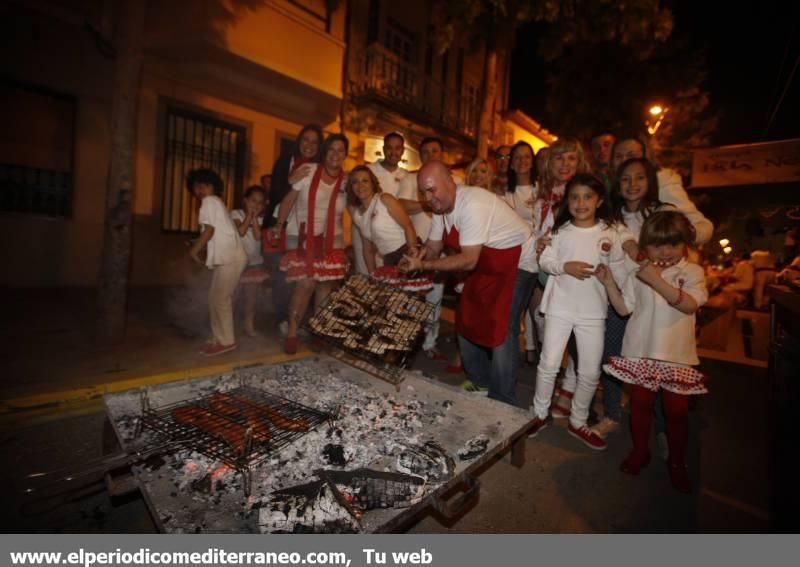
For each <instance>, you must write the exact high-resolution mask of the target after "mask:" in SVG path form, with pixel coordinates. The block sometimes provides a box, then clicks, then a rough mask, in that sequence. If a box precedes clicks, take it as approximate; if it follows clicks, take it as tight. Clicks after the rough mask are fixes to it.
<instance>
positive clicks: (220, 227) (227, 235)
mask: <svg viewBox="0 0 800 567" xmlns="http://www.w3.org/2000/svg"><path fill="white" fill-rule="evenodd" d="M197 221H198V223H199V224H200V225H201V226H203V227H207V226H211V227H213V228H214V236H212V237H211V240H209V241H208V244H207V245H206V266H208V268H209V269H213V268H214V267H215V266H221V265H223V264H230V263H231V262H235V261H236V260H237V254H238V251H239V249H240V248H241V247H242V242H241V239H240V238H239V232H238V231H237V230H236V225H235V224H233V220H232V219H231V215H230V214H229V213H228V209H227V208H226V207H225V203H223V202H222V199H220V198H219V197H217V196H216V195H209V196H208V197H204V198H203V200H202V202H201V204H200V214H199V216H198V219H197Z"/></svg>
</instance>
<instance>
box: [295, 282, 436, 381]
mask: <svg viewBox="0 0 800 567" xmlns="http://www.w3.org/2000/svg"><path fill="white" fill-rule="evenodd" d="M435 309H436V305H435V304H433V303H430V302H428V301H425V300H424V299H421V298H419V297H417V296H416V295H414V294H412V293H410V292H407V291H404V290H402V289H399V288H396V287H392V286H390V285H388V284H385V283H382V282H378V281H375V280H372V279H370V278H368V277H366V276H363V275H356V276H352V277H351V278H349V279H348V280H347V281H346V282H345V283H344V285H343V286H342V287H340V288H339V289H338V290H336V291H334V292H333V293H331V294H330V295H329V296H328V297H327V299H326V300H325V302H324V303H323V304H322V306H321V307H320V309H319V310H318V311H317V313H316V314H315V315H314V316H313V317H312V318H311V319H310V320H309V321H308V323H307V324H306V328H307V329H308V330H309V331H310V332H312V333H313V334H315V335H316V336H318V337H320V338H321V339H322V340H323V341H324V342H325V343H326V344H327V345H329V346H330V347H333V348H332V349H331V354H332V356H334V358H337V359H339V360H341V361H342V362H345V363H347V364H350V365H351V366H355V367H356V368H358V369H360V370H364V371H366V372H368V373H370V374H372V375H373V376H376V377H378V378H381V379H382V380H386V381H387V382H389V383H391V384H394V385H398V384H400V382H402V381H403V368H406V367H408V365H409V364H410V363H411V360H412V359H413V357H414V355H415V354H416V353H417V352H418V351H419V349H420V347H421V346H422V341H423V340H424V338H425V331H426V330H427V329H428V328H429V327H430V325H431V316H432V315H433V313H434V310H435Z"/></svg>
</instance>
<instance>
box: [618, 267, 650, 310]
mask: <svg viewBox="0 0 800 567" xmlns="http://www.w3.org/2000/svg"><path fill="white" fill-rule="evenodd" d="M637 285H645V284H643V283H642V282H639V283H638V284H637V279H636V270H633V271H631V272H628V275H627V276H626V277H625V282H624V283H623V284H622V287H621V288H620V291H621V292H622V299H623V301H625V308H626V309H627V310H628V313H633V310H634V309H636V286H637Z"/></svg>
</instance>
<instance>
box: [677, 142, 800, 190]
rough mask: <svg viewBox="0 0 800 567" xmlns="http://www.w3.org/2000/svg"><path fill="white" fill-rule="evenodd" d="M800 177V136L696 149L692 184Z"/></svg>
mask: <svg viewBox="0 0 800 567" xmlns="http://www.w3.org/2000/svg"><path fill="white" fill-rule="evenodd" d="M791 181H800V139H795V140H784V141H781V142H765V143H762V144H745V145H741V146H722V147H719V148H709V149H707V150H695V152H694V162H693V166H692V187H722V186H726V185H759V184H762V183H787V182H791Z"/></svg>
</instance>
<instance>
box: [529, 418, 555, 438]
mask: <svg viewBox="0 0 800 567" xmlns="http://www.w3.org/2000/svg"><path fill="white" fill-rule="evenodd" d="M548 425H550V419H549V418H547V419H542V418H541V417H534V418H533V421H532V422H531V428H530V430H529V432H528V439H533V438H534V437H536V436H537V435H539V433H541V431H542V429H544V428H546V427H547V426H548Z"/></svg>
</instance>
